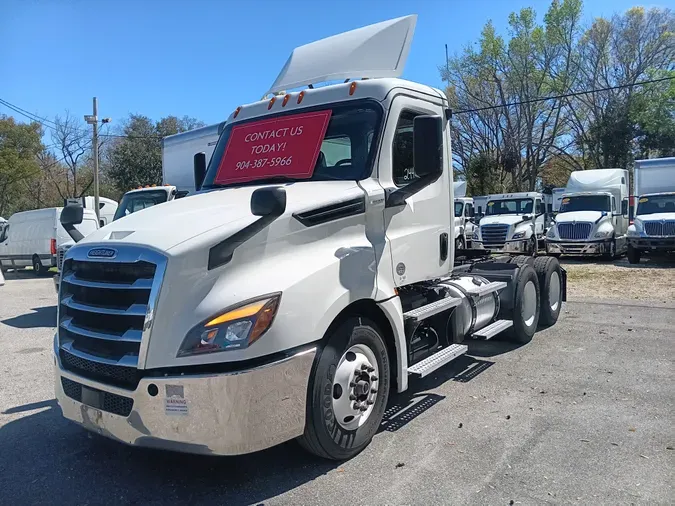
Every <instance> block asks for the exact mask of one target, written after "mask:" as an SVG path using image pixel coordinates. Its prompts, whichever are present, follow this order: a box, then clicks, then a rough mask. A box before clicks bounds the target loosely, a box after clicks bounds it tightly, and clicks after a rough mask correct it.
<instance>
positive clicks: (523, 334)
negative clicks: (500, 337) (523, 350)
mask: <svg viewBox="0 0 675 506" xmlns="http://www.w3.org/2000/svg"><path fill="white" fill-rule="evenodd" d="M514 263H515V262H514ZM539 312H540V294H539V279H538V278H537V273H536V272H535V270H534V267H532V266H531V265H528V264H525V265H522V266H521V267H520V270H519V271H518V275H517V277H516V287H515V296H514V303H513V313H512V316H511V317H512V318H513V326H512V327H511V328H510V329H508V331H507V332H506V333H505V335H506V337H507V339H508V340H509V341H512V342H514V343H519V344H527V343H529V342H530V341H531V340H532V336H534V333H535V332H536V330H537V325H538V324H539Z"/></svg>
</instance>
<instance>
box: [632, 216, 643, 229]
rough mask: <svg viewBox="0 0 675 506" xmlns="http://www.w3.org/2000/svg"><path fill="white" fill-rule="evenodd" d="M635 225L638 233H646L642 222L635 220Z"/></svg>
mask: <svg viewBox="0 0 675 506" xmlns="http://www.w3.org/2000/svg"><path fill="white" fill-rule="evenodd" d="M633 225H635V230H636V231H638V232H644V228H643V226H642V220H638V219H637V218H635V220H633Z"/></svg>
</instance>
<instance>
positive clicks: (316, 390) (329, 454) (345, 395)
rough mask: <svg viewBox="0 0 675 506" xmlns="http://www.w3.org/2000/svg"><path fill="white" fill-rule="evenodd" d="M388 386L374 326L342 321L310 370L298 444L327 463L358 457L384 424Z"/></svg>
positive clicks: (382, 348)
mask: <svg viewBox="0 0 675 506" xmlns="http://www.w3.org/2000/svg"><path fill="white" fill-rule="evenodd" d="M389 382H390V372H389V357H388V355H387V346H386V344H385V342H384V339H383V337H382V333H381V332H380V330H379V329H378V328H377V325H376V324H375V323H374V322H373V321H371V320H369V319H367V318H361V317H351V318H348V319H347V320H345V321H344V322H342V323H341V324H340V325H339V326H338V327H337V328H335V329H334V330H332V331H330V334H329V335H328V338H327V341H326V345H325V346H324V348H323V350H322V351H321V354H320V355H319V356H318V357H317V359H316V361H315V363H314V367H313V368H312V377H311V378H310V383H309V391H308V394H307V420H306V422H305V433H304V434H303V435H302V436H301V437H300V438H299V442H300V444H301V445H302V446H303V447H304V448H305V449H306V450H308V451H309V452H311V453H314V454H315V455H318V456H319V457H323V458H326V459H333V460H345V459H349V458H351V457H353V456H355V455H356V454H358V453H359V452H360V451H361V450H363V449H364V448H365V447H366V446H368V444H369V443H370V441H371V439H372V438H373V436H374V435H375V433H376V432H377V430H378V428H379V426H380V423H381V422H382V417H383V416H384V411H385V409H386V405H387V397H388V395H389Z"/></svg>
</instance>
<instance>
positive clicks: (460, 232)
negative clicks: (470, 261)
mask: <svg viewBox="0 0 675 506" xmlns="http://www.w3.org/2000/svg"><path fill="white" fill-rule="evenodd" d="M453 191H454V196H455V209H454V213H455V220H454V225H455V250H456V251H460V250H463V249H465V248H471V240H472V238H473V231H474V229H475V227H476V225H475V223H474V209H473V199H472V198H471V197H467V196H466V181H455V182H454V183H453Z"/></svg>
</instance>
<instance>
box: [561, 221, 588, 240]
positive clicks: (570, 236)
mask: <svg viewBox="0 0 675 506" xmlns="http://www.w3.org/2000/svg"><path fill="white" fill-rule="evenodd" d="M557 227H558V235H559V236H560V238H561V239H567V240H573V241H582V240H586V239H588V236H590V235H591V230H592V229H593V224H592V223H588V222H580V223H558V225H557Z"/></svg>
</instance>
